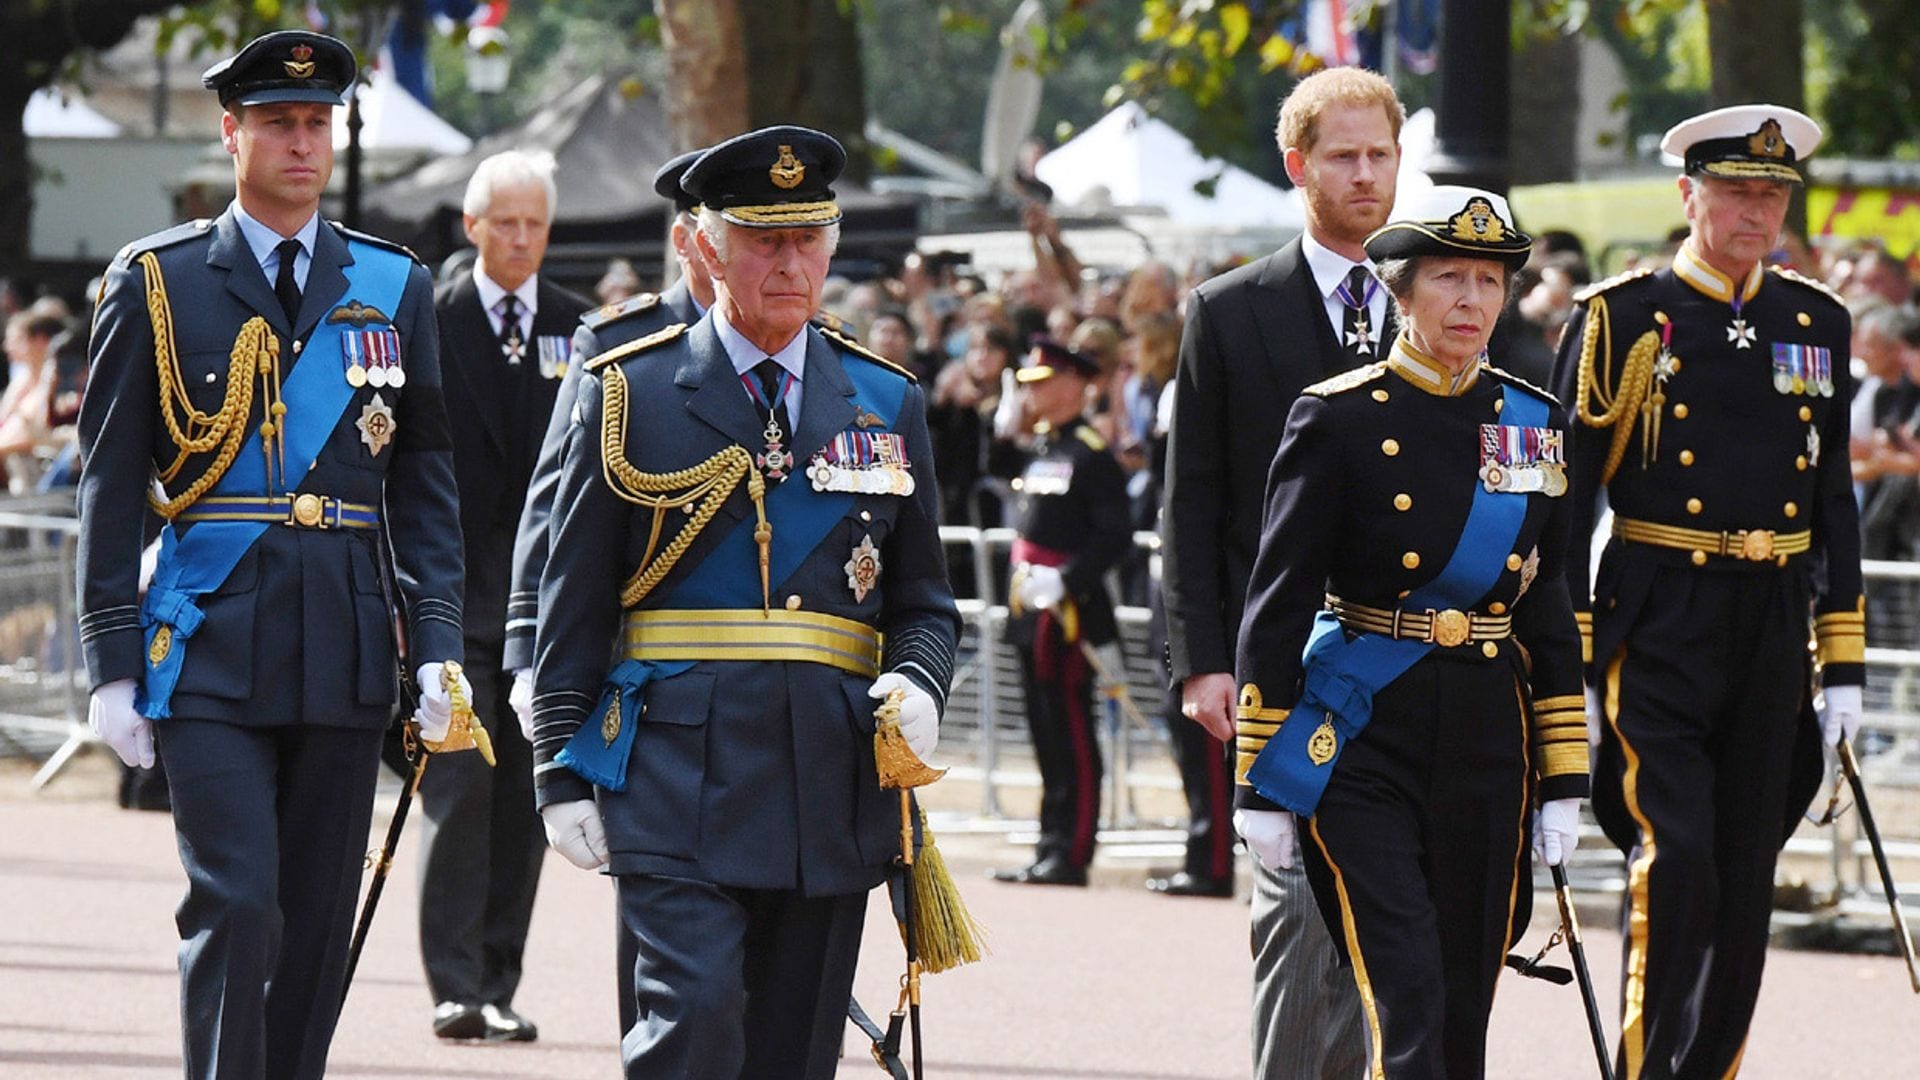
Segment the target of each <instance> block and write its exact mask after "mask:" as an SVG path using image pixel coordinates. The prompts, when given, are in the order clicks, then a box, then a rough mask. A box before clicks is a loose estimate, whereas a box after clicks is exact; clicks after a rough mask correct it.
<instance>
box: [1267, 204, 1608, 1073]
mask: <svg viewBox="0 0 1920 1080" xmlns="http://www.w3.org/2000/svg"><path fill="white" fill-rule="evenodd" d="M1413 202H1414V205H1413V206H1412V207H1411V208H1409V209H1407V210H1405V211H1403V213H1402V214H1400V215H1396V218H1395V220H1392V221H1389V222H1388V223H1387V225H1386V226H1385V227H1383V228H1381V229H1380V230H1378V231H1377V232H1375V233H1374V234H1373V235H1372V236H1370V237H1368V239H1367V254H1368V255H1369V256H1371V257H1372V258H1373V259H1374V260H1375V261H1376V262H1377V263H1379V264H1380V268H1381V279H1382V280H1383V281H1384V282H1385V283H1386V285H1387V287H1388V289H1389V290H1390V291H1391V292H1392V293H1393V297H1394V301H1395V303H1396V304H1397V305H1398V307H1399V311H1400V317H1401V321H1402V329H1401V333H1400V336H1399V338H1398V339H1397V340H1396V341H1395V342H1394V345H1393V348H1392V350H1391V351H1390V353H1389V355H1388V358H1387V359H1386V360H1384V361H1382V362H1380V363H1376V364H1371V365H1368V366H1366V367H1363V368H1359V369H1357V370H1355V371H1352V372H1348V373H1347V374H1344V375H1340V376H1336V377H1334V378H1332V379H1329V380H1327V381H1325V382H1322V383H1320V384H1318V385H1316V386H1312V387H1309V388H1307V390H1306V391H1305V393H1304V395H1303V396H1302V397H1301V398H1300V399H1299V400H1298V401H1297V402H1296V403H1295V405H1294V407H1293V410H1292V413H1291V415H1290V416H1289V417H1288V420H1287V432H1286V437H1285V439H1284V441H1283V442H1282V443H1281V446H1280V450H1279V454H1278V455H1277V456H1276V458H1275V459H1274V463H1273V468H1272V472H1271V475H1270V477H1269V479H1268V486H1267V491H1268V499H1267V511H1266V520H1265V524H1264V527H1263V532H1262V536H1261V539H1260V551H1259V556H1258V558H1257V559H1256V561H1255V563H1254V569H1253V577H1252V581H1251V585H1250V587H1249V590H1248V595H1247V612H1246V616H1245V619H1244V620H1243V622H1242V623H1241V626H1240V639H1239V678H1240V683H1241V692H1240V703H1239V709H1238V718H1239V733H1238V750H1239V755H1238V756H1239V771H1240V775H1241V777H1242V780H1243V784H1244V785H1245V786H1243V787H1242V788H1241V789H1240V792H1241V793H1240V797H1239V804H1240V811H1239V814H1238V816H1239V818H1240V825H1241V829H1240V831H1241V833H1242V835H1244V836H1246V837H1247V838H1248V841H1249V843H1251V844H1252V845H1253V847H1254V849H1255V852H1256V854H1258V855H1259V856H1260V857H1261V858H1262V859H1264V860H1267V861H1268V863H1269V864H1270V865H1271V864H1274V863H1278V864H1281V865H1285V866H1291V865H1292V860H1293V859H1294V858H1295V857H1297V856H1296V854H1295V853H1296V850H1297V848H1298V847H1304V849H1305V858H1306V867H1307V874H1308V878H1309V880H1310V881H1311V882H1312V885H1313V891H1314V897H1315V899H1316V900H1317V901H1318V903H1319V905H1320V908H1321V911H1322V912H1323V913H1324V914H1325V916H1326V918H1327V923H1328V926H1329V927H1331V928H1333V929H1334V931H1335V933H1334V938H1335V941H1336V943H1337V944H1338V946H1339V947H1340V948H1341V951H1342V953H1343V954H1344V956H1345V958H1346V959H1347V961H1348V962H1349V963H1350V964H1351V966H1352V969H1353V975H1354V980H1355V982H1356V983H1357V984H1358V987H1359V990H1360V995H1361V1002H1362V1006H1363V1009H1364V1012H1365V1014H1366V1018H1367V1027H1368V1034H1369V1036H1370V1044H1369V1059H1370V1063H1369V1068H1368V1073H1367V1075H1368V1076H1369V1077H1375V1078H1388V1077H1391V1078H1394V1080H1401V1078H1407V1080H1413V1078H1446V1080H1463V1078H1471V1077H1478V1076H1481V1075H1483V1074H1484V1072H1485V1057H1486V1026H1487V1015H1488V1012H1489V1011H1490V1009H1491V1007H1492V1003H1493V988H1494V982H1495V980H1496V978H1497V977H1498V975H1499V972H1500V967H1501V960H1502V957H1503V956H1504V955H1505V953H1506V950H1507V947H1508V945H1509V944H1510V943H1511V942H1512V940H1513V939H1514V937H1515V936H1517V935H1518V933H1519V932H1520V930H1521V929H1522V928H1523V927H1524V925H1525V921H1526V913H1527V903H1526V900H1527V896H1528V891H1527V884H1528V880H1529V873H1530V871H1529V862H1528V858H1527V827H1528V818H1529V814H1530V812H1532V811H1534V809H1535V807H1538V812H1537V813H1534V814H1533V816H1534V818H1535V822H1534V845H1535V847H1536V849H1537V850H1539V851H1540V852H1541V855H1542V857H1543V858H1544V859H1545V860H1546V861H1548V862H1549V863H1559V862H1561V861H1562V860H1563V859H1564V858H1565V857H1566V856H1567V854H1569V853H1570V852H1571V851H1572V850H1573V846H1574V844H1575V842H1576V840H1577V836H1578V833H1577V828H1576V826H1577V816H1578V809H1579V801H1580V797H1581V796H1582V795H1584V794H1585V793H1586V785H1587V756H1586V755H1587V746H1586V729H1585V723H1584V719H1583V714H1582V698H1581V684H1580V638H1579V632H1578V630H1577V628H1576V626H1575V624H1574V620H1573V610H1572V607H1571V605H1570V602H1569V600H1568V597H1567V590H1566V586H1565V585H1564V584H1563V583H1562V582H1560V581H1559V580H1558V577H1557V575H1558V573H1559V571H1560V565H1559V564H1560V562H1561V552H1562V549H1563V548H1564V547H1565V544H1566V528H1567V524H1566V523H1567V518H1568V511H1567V506H1566V504H1567V500H1566V499H1563V498H1561V497H1560V496H1561V495H1563V494H1564V493H1565V491H1566V487H1567V485H1566V472H1565V469H1566V463H1565V456H1564V447H1565V445H1566V443H1565V433H1564V429H1563V426H1562V422H1561V420H1560V410H1559V407H1558V405H1557V403H1555V402H1554V401H1553V400H1552V399H1551V398H1549V397H1548V396H1547V395H1546V394H1545V393H1544V392H1542V391H1540V390H1538V389H1536V388H1534V387H1531V386H1528V385H1527V384H1525V383H1523V382H1521V381H1520V380H1518V379H1516V378H1514V377H1513V376H1511V375H1509V374H1507V373H1506V372H1504V371H1501V370H1500V369H1499V368H1496V367H1493V366H1491V365H1490V364H1489V363H1488V362H1487V357H1486V353H1485V349H1486V344H1487V339H1488V337H1489V335H1490V334H1491V333H1492V330H1493V324H1494V320H1495V319H1496V318H1497V317H1498V315H1499V313H1500V310H1501V306H1502V301H1503V300H1504V298H1505V296H1506V292H1507V286H1508V283H1509V281H1510V278H1511V275H1512V272H1513V270H1515V269H1516V268H1518V267H1519V266H1520V264H1521V263H1523V262H1524V261H1525V260H1526V257H1527V251H1528V248H1529V245H1530V243H1531V242H1530V240H1529V239H1528V238H1527V237H1526V236H1525V235H1524V234H1522V233H1519V232H1517V231H1516V230H1515V229H1514V228H1513V226H1512V224H1511V221H1512V219H1511V218H1510V217H1509V216H1508V213H1507V207H1506V202H1505V200H1503V199H1501V198H1500V197H1499V196H1498V195H1494V194H1491V193H1488V192H1484V191H1479V190H1476V189H1472V188H1459V187H1438V188H1435V189H1433V191H1432V192H1431V193H1429V194H1426V195H1423V196H1420V197H1418V198H1416V199H1415V200H1413ZM1296 820H1298V821H1299V822H1300V823H1302V824H1300V825H1296ZM1296 830H1298V832H1300V833H1304V834H1305V835H1304V837H1301V838H1300V840H1297V839H1296V835H1297V834H1296ZM1300 841H1303V843H1302V842H1300Z"/></svg>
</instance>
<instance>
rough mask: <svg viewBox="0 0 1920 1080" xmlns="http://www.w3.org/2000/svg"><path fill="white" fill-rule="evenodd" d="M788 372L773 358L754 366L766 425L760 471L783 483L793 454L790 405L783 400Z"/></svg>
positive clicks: (761, 417)
mask: <svg viewBox="0 0 1920 1080" xmlns="http://www.w3.org/2000/svg"><path fill="white" fill-rule="evenodd" d="M782 374H784V370H783V369H782V368H781V367H780V364H779V363H778V362H777V361H775V360H774V359H773V358H772V357H768V358H767V359H765V360H762V361H760V362H759V363H757V364H755V365H753V377H754V381H756V382H758V383H759V384H760V400H759V401H757V402H755V404H756V405H759V406H760V420H761V422H762V423H763V424H765V431H764V432H763V434H764V442H765V446H763V447H762V450H763V451H764V452H763V453H761V454H759V455H757V456H758V457H759V458H760V467H761V469H762V470H763V471H765V472H766V474H767V479H769V480H772V481H774V482H776V483H777V482H779V481H780V480H782V479H784V478H785V477H786V474H787V473H788V472H789V471H790V470H791V469H792V466H793V463H792V462H791V461H790V460H788V459H787V457H786V455H787V454H789V453H791V452H792V450H793V447H792V441H793V425H792V424H790V423H788V422H787V403H786V401H785V400H784V399H782V398H781V396H780V376H781V375H782Z"/></svg>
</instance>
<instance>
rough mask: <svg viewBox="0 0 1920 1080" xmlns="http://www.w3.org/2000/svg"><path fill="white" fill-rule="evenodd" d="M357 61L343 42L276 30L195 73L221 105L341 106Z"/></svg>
mask: <svg viewBox="0 0 1920 1080" xmlns="http://www.w3.org/2000/svg"><path fill="white" fill-rule="evenodd" d="M359 71H360V65H359V64H358V63H357V62H356V61H355V60H354V58H353V50H352V49H350V48H348V47H347V43H346V42H344V41H341V40H340V39H338V38H331V37H328V36H327V35H325V34H316V33H313V32H312V31H309V30H276V31H274V32H273V33H271V34H262V35H261V36H259V37H257V38H254V39H253V40H252V41H250V42H248V43H247V45H246V47H245V48H243V49H241V50H240V51H239V52H237V53H235V54H233V55H232V56H230V57H228V58H226V59H225V60H222V61H220V62H219V63H217V64H215V65H213V66H212V67H210V68H208V69H207V70H206V73H205V74H203V75H201V76H200V82H201V85H203V86H205V87H206V88H207V89H209V90H212V91H213V92H214V93H216V94H218V95H220V104H221V105H223V106H226V105H271V104H274V103H276V102H283V101H304V102H312V103H314V104H316V105H345V104H346V103H347V102H346V96H345V95H346V89H347V87H349V86H352V85H353V80H354V78H355V77H356V76H357V75H358V74H359Z"/></svg>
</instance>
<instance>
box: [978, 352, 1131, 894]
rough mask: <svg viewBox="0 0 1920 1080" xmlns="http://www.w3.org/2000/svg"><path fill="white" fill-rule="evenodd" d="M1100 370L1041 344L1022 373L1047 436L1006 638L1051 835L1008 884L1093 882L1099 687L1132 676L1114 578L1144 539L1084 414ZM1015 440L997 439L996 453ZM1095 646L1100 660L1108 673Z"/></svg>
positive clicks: (1021, 486) (1036, 464)
mask: <svg viewBox="0 0 1920 1080" xmlns="http://www.w3.org/2000/svg"><path fill="white" fill-rule="evenodd" d="M1099 373H1100V365H1099V363H1098V362H1096V361H1095V360H1094V359H1093V358H1092V357H1089V356H1086V355H1084V354H1082V353H1078V352H1075V351H1073V350H1072V349H1069V348H1067V347H1066V346H1064V345H1061V344H1059V343H1057V342H1053V341H1047V340H1041V341H1037V342H1035V343H1034V346H1033V348H1032V349H1031V350H1030V351H1029V352H1028V353H1027V358H1026V362H1025V363H1024V364H1022V365H1021V367H1020V370H1019V372H1017V373H1016V374H1015V376H1014V377H1015V378H1016V379H1017V380H1018V381H1019V383H1020V385H1021V386H1022V387H1023V388H1024V397H1025V411H1026V413H1027V415H1028V419H1029V420H1030V421H1031V422H1032V424H1033V427H1034V430H1035V431H1036V432H1037V433H1038V434H1039V438H1038V440H1037V441H1036V442H1035V443H1034V445H1033V448H1032V451H1031V453H1030V454H1020V455H1019V457H1020V458H1021V459H1023V460H1021V461H1019V462H1018V465H1019V466H1021V467H1020V468H1019V469H1018V475H1017V477H1016V478H1015V479H1014V481H1013V487H1014V490H1015V491H1016V492H1018V493H1019V513H1018V516H1017V519H1016V522H1015V527H1016V528H1017V529H1018V530H1019V533H1020V536H1019V539H1017V540H1015V541H1014V544H1013V576H1012V578H1011V584H1010V593H1011V599H1012V608H1013V617H1012V618H1011V619H1010V620H1009V621H1008V623H1007V640H1008V641H1010V642H1012V643H1013V644H1015V645H1016V646H1018V647H1019V648H1020V674H1021V682H1022V684H1023V686H1024V687H1025V689H1026V696H1027V728H1028V730H1029V731H1030V732H1032V734H1033V753H1034V757H1035V758H1036V759H1038V761H1039V763H1040V786H1041V794H1040V841H1039V843H1037V844H1036V845H1035V846H1034V860H1033V863H1032V864H1031V865H1029V866H1024V867H1021V868H1019V869H1016V870H1002V871H999V872H998V873H996V874H995V875H994V876H995V877H996V878H998V879H999V880H1001V881H1012V882H1018V883H1020V884H1030V885H1085V884H1086V883H1087V865H1088V864H1089V863H1091V862H1092V861H1093V844H1094V832H1095V830H1096V829H1097V828H1098V826H1099V824H1100V777H1101V775H1102V773H1103V772H1104V770H1103V768H1102V767H1101V762H1100V745H1099V742H1098V736H1097V732H1098V730H1099V727H1098V724H1097V722H1096V721H1095V713H1094V710H1093V688H1094V682H1095V681H1096V680H1099V681H1100V682H1101V683H1102V684H1105V683H1107V682H1109V681H1122V682H1124V680H1125V677H1126V676H1125V671H1126V666H1125V663H1124V661H1123V659H1122V656H1121V653H1120V633H1119V628H1118V626H1117V624H1116V623H1115V622H1114V617H1113V599H1112V597H1110V596H1108V595H1107V585H1106V573H1107V571H1108V570H1110V569H1112V568H1113V565H1114V564H1115V563H1116V562H1118V561H1120V559H1121V558H1122V557H1123V556H1125V555H1126V553H1127V550H1128V549H1129V548H1130V547H1132V545H1133V531H1132V529H1130V528H1129V527H1128V520H1127V481H1126V477H1125V476H1124V475H1123V474H1122V473H1121V472H1120V463H1119V462H1118V461H1115V460H1114V457H1113V452H1112V451H1111V450H1109V449H1108V448H1107V441H1106V440H1105V439H1103V438H1101V437H1100V435H1099V433H1098V432H1096V431H1094V430H1093V427H1092V425H1090V424H1088V423H1087V421H1086V417H1085V416H1084V415H1083V413H1084V410H1085V409H1086V404H1087V385H1088V382H1089V381H1090V380H1091V379H1092V378H1093V377H1094V376H1096V375H1098V374H1099ZM1010 445H1011V444H1009V443H1005V442H1002V443H999V444H997V445H996V452H995V456H996V458H1001V457H1004V454H1003V453H1002V452H1001V450H1000V448H1002V447H1009V448H1010ZM995 464H996V466H999V465H1000V462H999V461H996V463H995ZM996 471H1003V470H1001V469H998V468H997V469H996ZM1004 471H1009V472H1012V471H1014V470H1012V469H1006V470H1004ZM1088 647H1092V649H1093V650H1095V652H1096V655H1098V656H1099V658H1100V664H1099V668H1098V670H1096V669H1095V666H1094V665H1093V664H1091V663H1090V662H1089V660H1088V656H1087V653H1086V650H1087V649H1088Z"/></svg>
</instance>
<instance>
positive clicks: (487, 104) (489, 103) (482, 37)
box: [467, 26, 513, 135]
mask: <svg viewBox="0 0 1920 1080" xmlns="http://www.w3.org/2000/svg"><path fill="white" fill-rule="evenodd" d="M507 44H508V42H507V32H506V31H505V30H502V29H500V28H499V27H497V26H480V27H475V28H474V29H472V30H470V31H468V32H467V87H468V88H469V89H471V90H472V91H473V92H474V93H475V94H478V95H479V96H480V123H481V134H482V135H491V134H493V99H494V95H496V94H498V93H500V91H502V90H505V89H506V88H507V76H508V75H509V74H511V72H512V68H513V58H512V57H511V56H509V55H508V53H507Z"/></svg>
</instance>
